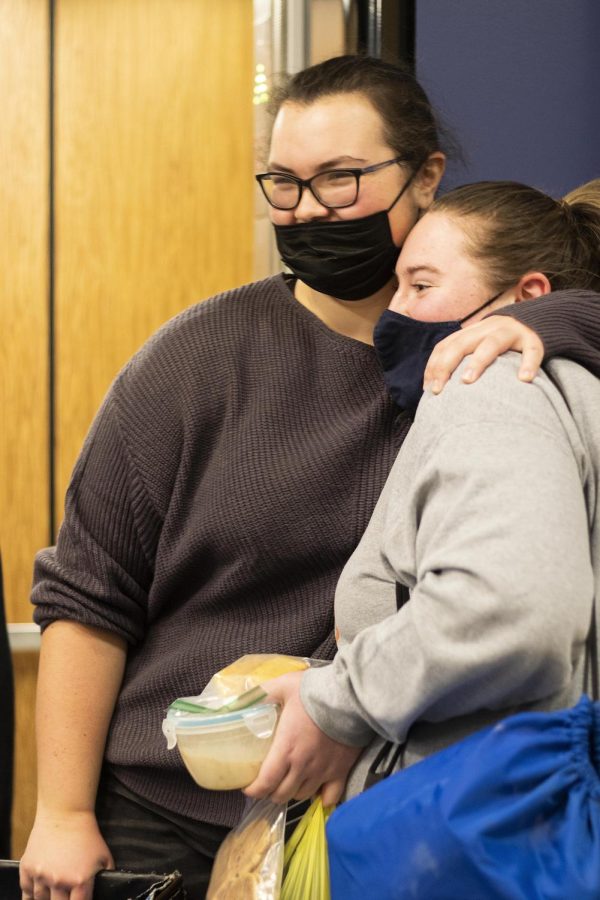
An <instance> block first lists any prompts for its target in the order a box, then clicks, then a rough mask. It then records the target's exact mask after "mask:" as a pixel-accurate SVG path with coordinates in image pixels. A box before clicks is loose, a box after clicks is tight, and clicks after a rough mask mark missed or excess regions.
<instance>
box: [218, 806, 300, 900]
mask: <svg viewBox="0 0 600 900" xmlns="http://www.w3.org/2000/svg"><path fill="white" fill-rule="evenodd" d="M285 811H286V807H285V804H282V803H273V802H272V801H271V800H269V799H263V800H257V801H255V802H254V803H253V804H252V806H251V807H250V809H249V810H248V812H247V813H246V815H245V816H244V817H243V818H242V820H241V822H240V823H239V825H237V826H236V827H235V828H234V829H233V830H232V831H231V832H230V833H229V834H228V835H227V837H226V838H225V840H224V841H223V843H222V844H221V846H220V848H219V851H218V853H217V855H216V857H215V862H214V866H213V870H212V875H211V879H210V884H209V886H208V892H207V894H206V898H207V900H278V898H279V896H280V889H281V877H282V871H283V852H284V832H285Z"/></svg>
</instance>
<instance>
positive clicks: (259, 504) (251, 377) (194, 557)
mask: <svg viewBox="0 0 600 900" xmlns="http://www.w3.org/2000/svg"><path fill="white" fill-rule="evenodd" d="M443 170H444V153H443V151H442V149H441V147H440V143H439V138H438V129H437V126H436V122H435V117H434V114H433V112H432V109H431V107H430V104H429V102H428V100H427V97H426V95H425V94H424V92H423V90H422V89H421V87H420V86H419V84H418V83H417V82H416V80H415V79H414V77H413V76H412V75H411V74H409V73H407V72H406V71H404V70H403V69H401V68H398V67H396V66H393V65H391V64H389V63H385V62H382V61H381V60H375V59H369V58H361V57H341V58H338V59H333V60H328V61H326V62H324V63H321V64H319V65H317V66H313V67H311V68H309V69H307V70H305V71H304V72H301V73H299V74H298V75H296V76H295V77H294V78H293V79H292V80H291V81H290V83H289V84H288V86H287V87H286V89H285V90H284V92H283V93H282V94H281V96H280V97H279V98H278V111H277V114H276V117H275V122H274V128H273V135H272V141H271V148H270V156H269V162H268V171H266V172H265V173H262V174H261V175H260V176H259V182H260V185H261V188H262V190H263V192H264V194H265V196H266V199H267V201H268V202H269V204H270V214H271V219H272V222H273V225H274V227H275V232H276V238H277V244H278V247H279V252H280V254H281V257H282V260H283V262H284V263H285V264H286V266H287V268H288V270H289V273H288V274H286V275H277V276H274V277H272V278H268V279H265V280H264V281H261V282H258V283H256V284H251V285H246V286H244V287H241V288H239V289H237V290H234V291H229V292H227V293H225V294H222V295H220V296H218V297H214V298H212V299H211V300H209V301H207V302H205V303H202V304H199V305H197V306H195V307H192V308H190V309H189V310H187V311H185V312H184V313H182V314H181V315H179V316H177V317H176V318H175V319H174V320H172V321H171V322H169V323H168V324H167V325H165V326H164V327H163V328H162V329H161V330H160V331H159V332H158V333H157V334H156V335H155V336H154V337H153V338H152V339H151V340H150V341H149V342H148V343H147V344H146V346H145V347H144V348H143V349H142V350H141V351H140V352H139V353H138V354H136V356H134V358H133V359H132V360H131V361H130V362H129V364H128V365H127V366H126V367H125V368H124V369H123V371H122V372H121V373H120V375H119V376H118V377H117V379H116V381H115V383H114V385H113V386H112V388H111V390H110V392H109V394H108V396H107V398H106V400H105V402H104V404H103V406H102V408H101V410H100V412H99V414H98V416H97V418H96V420H95V422H94V424H93V426H92V428H91V431H90V433H89V435H88V437H87V439H86V442H85V445H84V447H83V450H82V453H81V456H80V458H79V460H78V462H77V464H76V467H75V470H74V473H73V477H72V481H71V485H70V488H69V492H68V495H67V500H66V510H65V521H64V524H63V526H62V528H61V531H60V534H59V537H58V543H57V547H56V548H51V549H49V550H46V551H43V552H42V553H40V554H39V555H38V558H37V561H36V569H35V583H34V589H33V597H32V599H33V602H34V604H35V606H36V609H35V619H36V621H37V622H39V623H40V625H41V626H42V628H43V636H42V649H41V657H40V676H39V687H38V713H37V739H38V756H39V775H38V781H39V797H38V810H37V816H36V821H35V825H34V829H33V831H32V834H31V837H30V840H29V843H28V846H27V849H26V852H25V854H24V857H23V860H22V863H21V885H22V889H23V896H24V897H32V896H35V898H51V900H55V898H58V897H60V898H61V900H65V898H70V900H89V898H90V897H91V895H92V883H93V874H94V873H95V872H96V871H97V870H98V869H100V868H110V867H112V866H114V865H116V866H118V867H124V868H130V869H138V870H147V869H148V868H152V869H153V870H157V871H161V870H162V871H166V870H172V869H173V868H178V869H179V870H180V871H181V872H183V874H184V880H185V882H186V885H187V886H188V890H189V891H190V893H191V895H192V896H193V897H201V896H203V895H204V890H205V888H206V884H207V882H208V878H209V875H210V868H211V864H212V858H213V857H214V854H215V852H216V850H217V848H218V846H219V844H220V842H221V841H222V839H223V838H224V836H225V834H226V833H227V830H228V828H230V827H231V826H232V825H233V824H235V822H236V821H237V820H238V819H239V817H240V814H241V811H242V808H243V804H244V798H243V795H242V794H241V793H239V792H235V793H234V792H229V793H213V792H208V791H205V790H202V789H201V788H199V787H196V786H195V785H194V784H193V783H192V781H191V779H190V778H189V776H188V774H187V773H186V771H185V770H184V768H183V765H182V763H181V762H180V760H179V758H178V757H177V755H176V754H175V753H169V752H168V751H167V749H166V746H165V741H164V738H163V735H162V733H161V728H160V724H161V720H162V718H163V716H164V710H165V708H166V707H167V706H168V704H169V703H170V702H171V701H172V700H173V699H175V698H176V697H178V696H185V695H194V694H198V693H199V692H200V691H201V690H202V689H203V687H204V686H205V684H206V683H207V681H208V680H209V678H210V677H211V675H212V674H213V673H214V672H215V671H217V670H218V669H221V668H223V667H224V666H225V665H227V664H229V663H231V662H232V661H233V660H234V659H236V658H237V657H239V656H241V655H242V654H244V653H249V652H276V653H286V654H292V655H298V656H313V657H320V658H331V657H333V655H334V653H335V640H334V635H333V594H334V589H335V585H336V582H337V579H338V576H339V574H340V572H341V570H342V567H343V565H344V563H345V562H346V560H347V559H348V558H349V556H350V555H351V553H352V552H353V550H354V549H355V547H356V545H357V543H358V541H359V539H360V536H361V534H362V532H363V531H364V529H365V527H366V525H367V522H368V521H369V518H370V515H371V513H372V511H373V508H374V506H375V503H376V501H377V498H378V496H379V493H380V491H381V489H382V487H383V484H384V482H385V479H386V476H387V474H388V472H389V470H390V468H391V466H392V463H393V461H394V459H395V457H396V454H397V451H398V448H399V446H400V445H401V443H402V441H403V440H404V438H405V436H406V434H407V432H408V429H409V427H410V423H411V413H410V411H409V410H407V409H405V410H402V409H398V407H397V406H396V405H395V404H394V402H393V401H392V400H391V399H390V397H389V396H388V395H387V394H386V392H385V389H384V386H383V380H382V372H381V368H380V366H379V363H378V361H377V357H376V354H375V351H374V348H373V328H374V325H375V323H376V322H377V320H378V318H379V316H380V315H381V313H382V312H383V311H384V310H385V309H386V307H387V306H388V304H389V302H390V300H391V298H392V296H393V294H394V291H395V288H396V280H395V275H394V266H395V264H396V261H397V257H398V253H399V249H400V247H401V245H402V243H403V241H404V239H405V237H406V235H407V234H408V232H409V231H410V229H411V228H412V226H413V225H414V224H415V222H416V221H417V220H418V218H419V217H420V215H421V214H422V213H423V212H424V211H425V210H426V209H427V208H428V207H429V205H430V204H431V202H432V200H433V198H434V194H435V192H436V189H437V187H438V184H439V181H440V178H441V176H442V173H443ZM545 303H548V304H550V303H552V300H550V299H549V300H544V301H543V302H541V303H537V302H532V303H531V304H530V306H531V307H532V309H531V311H527V312H526V313H524V312H523V311H521V310H516V311H511V312H513V317H512V319H510V320H509V319H505V318H503V319H500V320H499V324H498V320H496V324H494V320H489V321H490V322H491V324H489V323H484V324H482V325H478V326H474V327H473V329H472V331H473V333H474V335H475V337H474V340H475V341H476V342H480V345H481V346H480V349H479V351H477V352H476V359H479V363H478V364H479V365H483V363H484V362H485V360H486V359H487V358H489V357H490V355H497V354H498V353H500V352H502V351H503V350H506V349H509V348H514V349H522V350H524V357H523V370H524V371H523V372H522V377H523V378H526V379H527V378H531V377H533V372H534V370H535V368H536V367H537V364H538V363H539V360H540V359H541V358H542V355H543V353H544V350H545V352H546V356H548V355H549V354H553V353H556V352H561V351H564V350H565V347H567V348H569V347H570V348H571V352H572V353H573V354H575V355H578V354H581V355H582V356H583V357H585V358H586V359H588V361H591V362H590V365H592V366H595V367H596V371H600V355H599V353H598V352H597V347H598V344H600V316H598V314H597V313H596V310H595V306H594V297H593V295H592V294H588V295H586V296H585V297H583V298H582V300H581V304H580V306H579V311H578V312H577V311H574V310H573V304H570V303H569V298H568V296H567V295H566V294H559V295H557V296H556V297H555V298H554V302H553V305H552V306H550V307H549V308H550V314H549V316H548V317H546V316H545V312H544V304H545ZM557 311H558V315H557ZM586 313H587V316H588V318H589V319H591V320H592V322H591V325H590V326H589V327H588V328H587V330H585V329H584V330H583V334H584V336H583V337H582V336H581V335H580V333H579V332H580V330H581V329H580V327H579V324H578V317H579V318H581V316H584V317H585V315H586ZM569 317H570V318H569ZM517 319H522V320H523V322H527V323H528V324H523V322H519V321H517ZM544 323H547V324H544ZM529 325H533V326H535V329H536V330H537V331H538V333H539V335H541V339H540V337H538V336H537V335H536V334H535V332H534V331H533V330H532V328H530V327H529ZM542 342H543V343H542ZM490 345H493V347H494V349H493V352H492V354H490ZM471 349H472V348H471ZM467 352H468V351H467ZM477 353H478V354H479V357H477ZM440 373H442V374H440ZM475 374H476V373H475ZM443 377H445V376H444V374H443V365H442V367H441V369H440V371H439V372H438V373H437V374H436V378H438V380H443Z"/></svg>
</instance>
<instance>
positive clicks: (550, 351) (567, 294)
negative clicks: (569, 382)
mask: <svg viewBox="0 0 600 900" xmlns="http://www.w3.org/2000/svg"><path fill="white" fill-rule="evenodd" d="M582 297H583V299H585V300H587V301H588V304H589V302H590V298H592V299H593V295H592V294H590V293H589V292H585V291H576V290H573V291H556V292H554V293H552V294H546V295H545V296H544V297H538V298H537V299H535V300H526V301H523V302H522V303H511V304H510V305H508V306H502V307H500V308H499V309H495V310H494V311H493V312H492V313H490V314H489V315H490V316H511V318H513V319H518V320H519V322H523V324H524V325H527V326H528V327H529V328H531V329H532V330H533V331H535V333H536V334H537V336H538V337H539V338H540V339H541V341H542V343H543V345H544V360H545V361H548V360H549V359H552V358H553V357H554V356H565V355H566V356H568V357H570V358H572V356H573V354H572V353H570V352H569V350H570V345H571V343H572V335H571V333H570V332H571V330H572V329H571V328H569V322H568V319H567V321H565V318H566V317H565V309H567V310H568V309H569V307H568V306H566V304H573V303H577V302H578V300H580V299H581V298H582ZM573 312H574V311H572V313H573ZM577 316H578V319H582V320H585V318H586V317H587V316H589V317H590V318H591V319H592V322H594V323H595V322H596V321H597V312H596V311H594V309H593V307H591V310H590V309H589V308H588V307H587V306H586V307H582V304H581V303H580V304H579V305H578V309H577ZM485 318H488V316H486V317H485ZM582 329H585V321H582V322H581V323H580V324H579V325H578V326H575V337H576V338H581V334H580V332H581V331H582ZM574 358H576V359H577V355H575V357H574Z"/></svg>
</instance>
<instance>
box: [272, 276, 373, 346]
mask: <svg viewBox="0 0 600 900" xmlns="http://www.w3.org/2000/svg"><path fill="white" fill-rule="evenodd" d="M273 278H274V280H275V284H276V285H277V287H278V288H279V292H280V293H281V295H282V296H283V297H284V298H285V300H286V302H287V304H288V306H289V308H290V310H291V311H292V313H293V314H294V315H295V316H296V317H299V318H300V319H302V320H303V321H304V322H306V323H307V324H308V325H309V326H310V327H311V328H313V329H314V330H317V331H319V332H321V334H323V335H324V336H325V337H326V338H327V339H328V340H330V341H331V342H332V343H333V344H335V346H336V347H337V348H339V349H341V350H345V351H347V352H350V353H352V354H363V355H364V356H366V357H367V358H369V359H376V358H377V356H376V353H375V347H373V346H372V345H371V344H365V343H364V341H359V340H357V339H356V338H351V337H348V336H347V335H345V334H340V333H339V331H334V330H333V329H332V328H329V327H328V326H327V325H326V324H325V322H323V320H322V319H320V318H319V317H318V316H316V315H315V314H314V313H313V312H311V311H310V310H309V309H307V308H306V306H303V305H302V303H300V301H299V300H297V299H296V297H295V296H294V292H293V290H292V287H291V286H292V285H293V284H294V283H295V278H294V277H293V276H289V275H287V276H286V275H285V273H283V272H281V273H279V275H275V276H273Z"/></svg>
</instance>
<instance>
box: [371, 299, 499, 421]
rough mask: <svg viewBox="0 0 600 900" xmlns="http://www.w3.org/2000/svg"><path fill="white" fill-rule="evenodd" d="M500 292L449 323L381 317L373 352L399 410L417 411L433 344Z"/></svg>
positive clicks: (387, 313)
mask: <svg viewBox="0 0 600 900" xmlns="http://www.w3.org/2000/svg"><path fill="white" fill-rule="evenodd" d="M501 293H502V291H500V293H498V294H495V295H494V296H493V297H490V299H489V300H486V301H485V303H482V304H481V306H478V307H477V309H474V310H473V312H470V313H469V314H468V315H466V316H464V317H463V318H462V319H458V320H456V321H452V322H420V321H419V320H418V319H411V318H409V316H403V315H402V314H401V313H397V312H394V311H393V310H391V309H386V310H385V312H383V313H382V314H381V316H380V318H379V320H378V322H377V324H376V325H375V331H374V332H373V339H374V343H375V350H376V351H377V356H378V357H379V362H380V363H381V367H382V369H383V380H384V381H385V386H386V388H387V390H388V393H389V394H390V395H391V397H392V399H393V400H394V402H395V403H396V404H397V405H398V406H399V407H400V408H401V409H409V410H414V409H416V408H417V405H418V403H419V400H420V399H421V396H422V394H423V375H424V373H425V368H426V366H427V360H428V359H429V357H430V355H431V351H432V350H433V348H434V347H435V345H436V344H437V343H439V342H440V341H441V340H443V338H445V337H448V335H449V334H454V332H455V331H459V329H460V327H461V325H462V324H463V322H466V321H467V319H470V318H471V317H472V316H474V315H475V314H476V313H478V312H480V311H481V310H482V309H485V307H486V306H489V304H490V303H493V302H494V300H497V299H498V297H499V296H500V294H501Z"/></svg>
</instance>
